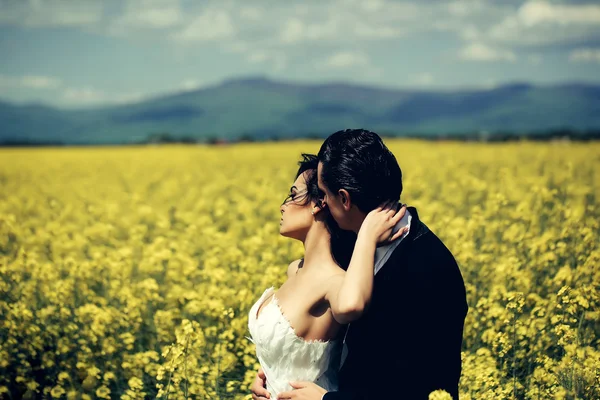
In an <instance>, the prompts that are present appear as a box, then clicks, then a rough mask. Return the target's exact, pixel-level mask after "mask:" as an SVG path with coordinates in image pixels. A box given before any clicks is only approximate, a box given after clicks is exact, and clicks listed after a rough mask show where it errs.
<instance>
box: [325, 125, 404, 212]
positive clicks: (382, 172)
mask: <svg viewBox="0 0 600 400" xmlns="http://www.w3.org/2000/svg"><path fill="white" fill-rule="evenodd" d="M318 157H319V162H321V163H322V167H321V179H322V180H323V183H324V184H325V186H327V188H328V189H329V190H330V191H331V192H333V193H337V191H338V190H340V189H346V190H347V191H348V193H349V194H350V197H351V201H352V203H353V204H356V206H357V207H358V209H359V210H361V211H362V212H365V213H368V212H369V211H371V210H373V209H375V208H377V207H378V206H379V205H380V204H381V203H383V202H385V201H399V200H400V194H401V193H402V171H401V170H400V166H399V165H398V161H396V157H394V155H393V154H392V152H391V151H389V150H388V148H387V147H386V146H385V144H384V143H383V140H381V137H379V135H378V134H376V133H375V132H371V131H368V130H365V129H345V130H341V131H337V132H335V133H333V134H331V135H330V136H329V137H328V138H327V139H325V142H323V144H322V145H321V149H320V150H319V155H318Z"/></svg>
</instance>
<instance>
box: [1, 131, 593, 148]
mask: <svg viewBox="0 0 600 400" xmlns="http://www.w3.org/2000/svg"><path fill="white" fill-rule="evenodd" d="M379 133H380V134H381V136H383V137H385V138H407V139H419V140H428V141H469V142H473V141H476V142H511V141H520V140H530V141H550V140H570V141H576V142H584V141H592V140H600V129H590V130H585V131H580V130H573V129H569V128H559V129H551V130H544V131H531V132H526V133H516V132H510V131H506V132H487V131H479V132H464V133H446V134H425V133H419V132H379ZM326 136H327V135H325V134H318V133H307V134H302V135H300V134H298V135H285V136H278V135H277V134H271V135H267V136H258V135H253V134H244V135H240V136H239V137H237V138H233V139H228V138H223V137H220V136H218V135H208V136H204V137H203V138H197V137H194V136H191V135H175V134H171V133H168V132H161V133H153V134H150V135H148V136H147V137H146V138H144V139H142V140H138V141H133V142H121V143H102V145H116V146H119V145H147V144H209V145H219V144H229V143H245V142H276V141H283V140H298V139H324V138H325V137H326ZM69 145H72V144H70V143H65V142H62V141H43V140H35V139H0V146H2V147H30V146H31V147H34V146H35V147H42V146H69ZM77 145H78V146H86V145H90V146H94V145H97V144H96V143H89V144H85V143H78V144H77Z"/></svg>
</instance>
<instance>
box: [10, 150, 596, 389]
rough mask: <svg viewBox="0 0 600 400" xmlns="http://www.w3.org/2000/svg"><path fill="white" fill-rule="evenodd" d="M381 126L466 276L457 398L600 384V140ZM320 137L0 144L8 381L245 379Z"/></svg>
mask: <svg viewBox="0 0 600 400" xmlns="http://www.w3.org/2000/svg"><path fill="white" fill-rule="evenodd" d="M387 143H388V145H389V146H390V149H391V150H392V151H393V152H394V154H395V155H396V157H397V158H398V161H399V163H400V166H401V168H402V170H403V173H404V187H405V189H404V194H403V198H402V200H403V201H404V202H407V203H409V204H411V205H414V206H416V207H417V208H418V209H419V214H420V216H421V218H422V219H423V221H424V222H425V223H426V224H427V225H428V226H429V227H430V228H431V229H432V230H433V231H434V232H436V233H437V234H438V236H439V237H440V238H441V239H442V240H443V241H444V242H445V243H446V245H447V246H448V247H449V248H450V249H451V250H452V252H453V253H454V254H455V256H456V258H457V260H458V262H459V265H460V267H461V270H462V272H463V276H464V279H465V282H466V285H467V292H468V302H469V306H470V309H469V314H468V316H467V321H466V327H465V335H464V346H463V347H464V348H463V350H464V353H463V376H462V378H461V393H462V396H461V398H462V399H510V398H516V399H598V398H600V349H599V341H600V295H599V290H600V239H599V233H600V208H599V207H598V204H597V202H598V200H599V199H600V143H587V144H576V143H564V142H560V143H528V142H523V143H512V144H480V143H444V142H418V141H400V140H388V141H387ZM319 145H320V143H319V142H316V141H311V142H293V143H271V144H240V145H232V146H219V147H207V146H187V147H186V146H169V147H152V146H149V147H122V148H116V147H115V148H111V147H106V148H55V149H50V148H47V149H44V148H40V149H0V291H1V297H0V398H7V399H17V398H29V399H34V398H67V399H93V398H101V399H102V398H104V399H111V398H122V399H138V398H155V397H157V396H158V397H161V398H166V397H167V393H168V396H169V398H171V399H176V398H198V399H204V398H206V399H244V398H248V392H249V391H248V386H249V385H250V383H251V381H252V379H253V377H254V374H255V370H256V368H257V363H256V360H255V358H254V348H253V345H252V344H251V343H250V342H249V341H248V340H247V339H246V338H245V336H247V335H248V332H247V312H248V311H249V309H250V306H251V305H252V304H253V302H254V301H256V299H257V298H258V296H259V295H260V293H262V291H263V290H264V289H265V288H266V287H268V286H271V285H276V286H277V285H279V284H281V283H282V281H283V279H284V275H285V270H286V267H287V265H288V263H289V262H290V261H291V260H293V259H296V258H299V257H300V256H301V255H302V246H301V244H299V243H296V242H293V241H291V240H289V239H285V238H282V237H280V236H279V235H278V227H279V205H280V204H281V201H282V200H283V198H284V197H285V195H286V192H287V190H288V188H289V186H290V185H291V183H292V182H293V179H294V173H295V170H296V162H297V160H298V159H299V155H300V153H301V152H316V151H317V150H318V148H319ZM439 329H440V330H442V331H443V330H444V326H440V327H439ZM407 345H410V344H407ZM433 362H434V361H433ZM400 390H401V388H400ZM433 397H434V398H443V395H441V394H439V393H436V394H435V395H434V396H433Z"/></svg>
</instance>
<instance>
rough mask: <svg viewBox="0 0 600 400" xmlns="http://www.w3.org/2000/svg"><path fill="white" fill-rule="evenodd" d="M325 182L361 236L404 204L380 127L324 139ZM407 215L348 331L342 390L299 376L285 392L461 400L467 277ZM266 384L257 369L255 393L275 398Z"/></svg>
mask: <svg viewBox="0 0 600 400" xmlns="http://www.w3.org/2000/svg"><path fill="white" fill-rule="evenodd" d="M318 182H319V189H320V190H321V191H322V192H323V197H324V198H323V201H324V203H326V204H327V207H328V208H329V210H330V212H331V214H332V215H333V217H334V218H335V220H336V221H337V223H338V225H339V226H340V227H341V228H342V229H346V230H352V231H354V232H358V230H359V229H360V226H361V224H362V222H363V220H364V218H365V216H366V214H367V213H368V212H369V211H371V210H373V209H375V208H376V207H377V206H378V205H379V204H381V203H383V202H385V201H388V200H393V201H399V199H400V194H401V192H402V173H401V170H400V167H399V166H398V163H397V161H396V158H395V157H394V155H393V154H392V153H391V152H390V151H389V150H388V149H387V147H386V146H385V145H384V144H383V141H382V140H381V138H380V137H379V136H378V135H377V134H376V133H374V132H370V131H366V130H362V129H348V130H344V131H339V132H336V133H334V134H332V135H331V136H329V137H328V138H327V139H326V140H325V142H324V143H323V145H322V146H321V149H320V151H319V167H318ZM407 214H409V218H410V222H409V232H408V234H407V235H405V236H403V237H402V238H401V239H398V240H396V241H394V242H392V243H388V244H386V245H385V246H381V247H379V248H378V249H377V253H376V255H375V271H374V272H375V280H374V286H373V296H372V300H371V304H370V306H369V309H368V311H367V312H366V313H365V314H364V315H363V317H362V318H361V319H359V320H358V321H355V322H352V323H351V324H350V325H349V327H348V329H347V333H346V337H345V346H344V351H343V354H342V365H341V369H340V375H339V391H337V392H326V391H325V390H324V389H322V388H321V387H319V386H317V385H316V384H314V383H312V382H292V383H291V385H292V387H293V388H294V390H293V391H290V392H285V393H280V395H279V398H290V399H304V400H313V399H314V400H321V399H323V400H367V399H369V400H370V399H407V400H421V399H423V400H426V399H427V398H428V395H429V393H430V392H432V391H434V390H437V389H443V390H445V391H447V392H448V393H450V395H452V398H453V399H458V381H459V378H460V372H461V345H462V334H463V326H464V320H465V316H466V314H467V310H468V306H467V302H466V294H465V286H464V282H463V279H462V275H461V273H460V270H459V268H458V266H457V264H456V261H455V260H454V257H453V256H452V254H451V253H450V251H449V250H448V249H447V248H446V246H445V245H444V244H443V243H442V242H441V241H440V239H438V237H437V236H436V235H435V234H434V233H433V232H432V231H430V230H429V229H428V228H427V226H425V224H423V223H422V222H421V221H420V219H419V215H418V213H417V210H416V209H415V208H413V207H408V209H407ZM403 220H405V219H404V218H403ZM400 223H402V220H401V222H400ZM400 223H399V224H400ZM397 228H399V227H397ZM264 383H265V382H264V375H258V376H257V378H256V379H255V382H254V384H253V385H252V388H251V389H252V393H253V399H262V398H263V397H261V396H265V395H266V390H265V389H264Z"/></svg>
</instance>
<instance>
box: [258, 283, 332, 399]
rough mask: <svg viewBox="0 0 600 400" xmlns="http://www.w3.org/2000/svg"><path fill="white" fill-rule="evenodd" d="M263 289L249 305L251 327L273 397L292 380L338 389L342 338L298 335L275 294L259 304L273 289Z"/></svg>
mask: <svg viewBox="0 0 600 400" xmlns="http://www.w3.org/2000/svg"><path fill="white" fill-rule="evenodd" d="M274 290H275V289H274V288H272V287H271V288H268V289H267V290H265V291H264V293H263V294H262V296H261V297H260V299H258V301H257V302H256V303H255V304H254V305H253V306H252V308H251V309H250V315H249V316H248V329H249V331H250V335H251V336H252V337H251V338H248V339H250V340H251V341H252V342H253V343H254V344H255V345H256V355H257V357H258V361H259V362H260V365H261V367H262V369H263V371H264V372H265V376H266V378H267V390H268V391H269V393H271V398H272V399H275V398H277V395H278V394H279V393H281V392H286V391H289V390H292V387H291V386H290V385H289V382H290V381H309V382H315V383H316V384H317V385H319V386H321V387H323V388H324V389H325V390H327V391H331V390H337V373H338V370H339V365H340V364H339V363H340V355H341V348H342V346H341V345H342V343H341V340H330V341H320V340H304V339H303V338H301V337H299V336H297V335H296V333H295V332H294V330H293V328H292V326H291V325H290V322H289V321H288V320H287V319H286V317H285V316H284V315H283V312H282V311H281V308H280V306H279V304H278V303H277V297H275V296H273V298H272V299H271V301H270V302H269V304H267V305H265V306H264V307H263V308H262V309H261V310H260V315H259V316H258V318H257V317H256V313H257V312H258V310H259V308H260V306H261V305H262V304H263V302H264V301H265V300H266V299H267V298H268V297H269V296H270V295H271V293H272V292H274Z"/></svg>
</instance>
